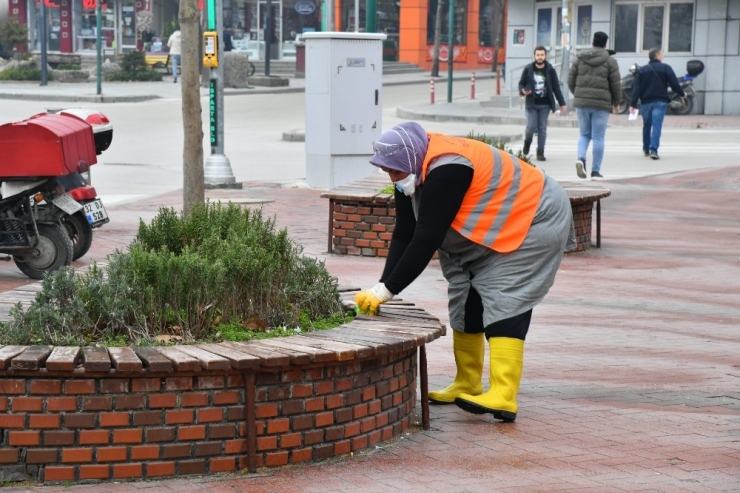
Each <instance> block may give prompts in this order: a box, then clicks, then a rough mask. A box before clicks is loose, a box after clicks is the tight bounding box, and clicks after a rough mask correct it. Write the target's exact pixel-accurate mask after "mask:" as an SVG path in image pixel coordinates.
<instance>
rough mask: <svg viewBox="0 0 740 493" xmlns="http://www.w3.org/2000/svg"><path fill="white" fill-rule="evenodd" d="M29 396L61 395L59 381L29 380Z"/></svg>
mask: <svg viewBox="0 0 740 493" xmlns="http://www.w3.org/2000/svg"><path fill="white" fill-rule="evenodd" d="M30 390H31V391H30V393H31V394H45V395H49V394H61V393H62V381H61V380H31V388H30Z"/></svg>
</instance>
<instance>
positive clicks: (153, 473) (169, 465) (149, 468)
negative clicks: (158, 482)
mask: <svg viewBox="0 0 740 493" xmlns="http://www.w3.org/2000/svg"><path fill="white" fill-rule="evenodd" d="M174 475H175V463H174V462H150V463H149V464H147V465H146V477H147V478H156V477H159V476H174Z"/></svg>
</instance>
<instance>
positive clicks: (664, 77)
mask: <svg viewBox="0 0 740 493" xmlns="http://www.w3.org/2000/svg"><path fill="white" fill-rule="evenodd" d="M648 57H649V58H650V63H648V64H647V65H645V66H644V67H640V68H639V70H638V71H637V73H635V85H634V87H633V89H632V103H630V106H631V107H630V113H634V112H635V111H637V108H636V105H637V100H638V99H639V100H640V102H641V103H642V104H641V111H642V152H643V153H644V154H645V156H646V157H650V159H660V156H658V147H660V133H661V131H662V129H663V118H664V117H665V112H666V110H667V109H668V103H669V102H670V98H669V97H668V86H671V89H673V90H674V91H675V92H676V93H677V94H679V95H680V96H681V97H682V98H685V97H686V93H685V92H683V89H681V85H680V84H679V83H678V79H677V78H676V74H675V73H674V72H673V69H672V68H671V66H670V65H667V64H665V63H663V52H662V51H661V50H660V48H652V49H651V50H650V52H649V53H648Z"/></svg>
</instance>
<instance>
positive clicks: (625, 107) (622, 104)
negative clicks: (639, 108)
mask: <svg viewBox="0 0 740 493" xmlns="http://www.w3.org/2000/svg"><path fill="white" fill-rule="evenodd" d="M631 102H632V101H631V100H630V98H629V97H627V95H626V94H625V93H622V100H621V101H619V114H620V115H624V114H625V113H627V112H628V111H629V109H630V103H631Z"/></svg>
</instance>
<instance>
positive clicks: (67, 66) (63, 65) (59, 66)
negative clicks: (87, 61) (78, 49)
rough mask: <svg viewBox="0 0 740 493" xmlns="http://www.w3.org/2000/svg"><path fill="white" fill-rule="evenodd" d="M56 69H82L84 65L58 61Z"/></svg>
mask: <svg viewBox="0 0 740 493" xmlns="http://www.w3.org/2000/svg"><path fill="white" fill-rule="evenodd" d="M54 69H55V70H82V65H80V64H79V63H57V64H56V67H54Z"/></svg>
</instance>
